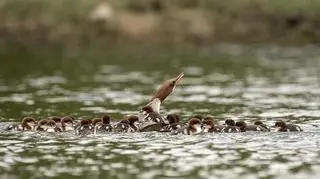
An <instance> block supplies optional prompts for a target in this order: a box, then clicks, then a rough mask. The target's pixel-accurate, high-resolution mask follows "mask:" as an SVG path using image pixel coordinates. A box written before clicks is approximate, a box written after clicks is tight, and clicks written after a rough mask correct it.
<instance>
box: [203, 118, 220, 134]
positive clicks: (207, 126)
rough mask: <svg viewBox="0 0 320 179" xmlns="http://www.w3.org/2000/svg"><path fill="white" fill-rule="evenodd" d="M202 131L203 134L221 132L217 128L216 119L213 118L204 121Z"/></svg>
mask: <svg viewBox="0 0 320 179" xmlns="http://www.w3.org/2000/svg"><path fill="white" fill-rule="evenodd" d="M202 131H203V133H212V132H220V130H218V129H216V128H215V125H214V119H213V118H212V117H206V118H204V120H203V121H202Z"/></svg>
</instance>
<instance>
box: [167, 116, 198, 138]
mask: <svg viewBox="0 0 320 179" xmlns="http://www.w3.org/2000/svg"><path fill="white" fill-rule="evenodd" d="M200 133H202V129H201V121H200V119H198V118H191V119H190V120H189V121H188V123H187V125H186V126H183V127H181V128H179V129H178V130H175V131H173V132H172V134H173V135H176V134H186V135H196V134H200Z"/></svg>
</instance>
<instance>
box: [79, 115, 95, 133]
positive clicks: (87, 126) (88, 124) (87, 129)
mask: <svg viewBox="0 0 320 179" xmlns="http://www.w3.org/2000/svg"><path fill="white" fill-rule="evenodd" d="M93 130H94V127H93V125H92V121H91V120H89V119H83V120H81V121H80V126H78V127H77V128H76V134H78V135H90V134H93Z"/></svg>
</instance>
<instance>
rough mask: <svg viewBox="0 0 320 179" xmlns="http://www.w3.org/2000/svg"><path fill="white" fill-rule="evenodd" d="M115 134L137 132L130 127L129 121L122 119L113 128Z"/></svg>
mask: <svg viewBox="0 0 320 179" xmlns="http://www.w3.org/2000/svg"><path fill="white" fill-rule="evenodd" d="M112 129H113V130H112V131H113V132H135V131H134V129H133V128H131V127H130V121H129V120H128V119H122V120H121V121H119V122H118V123H116V124H115V125H114V126H113V127H112Z"/></svg>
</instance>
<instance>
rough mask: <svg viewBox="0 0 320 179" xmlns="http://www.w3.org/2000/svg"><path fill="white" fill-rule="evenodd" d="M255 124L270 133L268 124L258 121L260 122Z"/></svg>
mask: <svg viewBox="0 0 320 179" xmlns="http://www.w3.org/2000/svg"><path fill="white" fill-rule="evenodd" d="M253 124H254V125H257V126H261V127H263V128H265V129H266V130H267V131H268V132H270V128H269V127H268V126H267V125H266V124H264V123H263V122H262V121H259V120H258V121H255V122H254V123H253Z"/></svg>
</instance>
